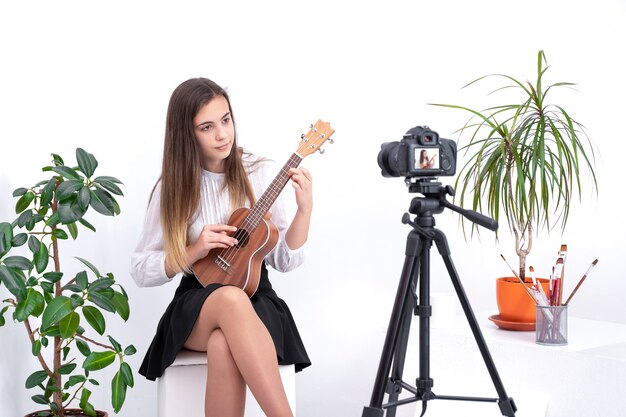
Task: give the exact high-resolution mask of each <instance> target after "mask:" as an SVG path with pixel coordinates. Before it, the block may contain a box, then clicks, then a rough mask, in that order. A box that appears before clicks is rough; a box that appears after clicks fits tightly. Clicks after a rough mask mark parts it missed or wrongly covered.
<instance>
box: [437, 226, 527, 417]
mask: <svg viewBox="0 0 626 417" xmlns="http://www.w3.org/2000/svg"><path fill="white" fill-rule="evenodd" d="M433 230H434V232H435V238H434V240H435V243H436V244H437V249H438V250H439V253H440V254H441V257H442V258H443V262H444V263H445V265H446V269H447V270H448V274H449V275H450V279H451V280H452V285H453V286H454V289H455V291H456V294H457V297H458V299H459V301H460V302H461V306H462V307H463V312H464V313H465V317H466V318H467V321H468V323H469V325H470V328H471V329H472V333H473V335H474V339H475V340H476V344H477V345H478V349H479V350H480V354H481V355H482V357H483V361H484V362H485V365H486V366H487V371H488V372H489V375H490V376H491V380H492V381H493V385H494V387H495V388H496V392H497V393H498V399H499V401H498V405H499V407H500V412H501V413H502V415H503V416H510V417H514V416H515V412H516V411H517V407H516V406H515V402H514V401H513V398H510V397H508V396H507V394H506V390H505V389H504V385H503V384H502V380H501V379H500V375H499V374H498V370H497V369H496V365H495V363H494V362H493V358H492V357H491V353H489V349H488V348H487V343H486V342H485V338H484V337H483V334H482V332H481V330H480V327H479V326H478V321H477V320H476V316H475V315H474V312H473V311H472V307H471V306H470V303H469V301H468V299H467V295H466V294H465V290H464V289H463V286H462V285H461V280H460V279H459V274H458V273H457V271H456V268H455V267H454V264H453V263H452V257H451V256H450V248H449V247H448V241H447V239H446V236H445V235H444V234H443V232H442V231H440V230H438V229H433Z"/></svg>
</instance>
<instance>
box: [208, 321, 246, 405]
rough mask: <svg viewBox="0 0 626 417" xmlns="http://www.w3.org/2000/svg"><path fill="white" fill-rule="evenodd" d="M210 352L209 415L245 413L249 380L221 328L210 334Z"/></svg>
mask: <svg viewBox="0 0 626 417" xmlns="http://www.w3.org/2000/svg"><path fill="white" fill-rule="evenodd" d="M206 353H207V364H208V366H207V380H206V394H205V401H204V415H205V417H231V416H232V417H243V413H244V410H245V404H246V383H245V381H244V380H243V377H242V376H241V373H240V372H239V369H238V368H237V365H236V364H235V360H234V359H233V355H232V354H231V353H230V348H229V347H228V343H227V342H226V338H225V337H224V334H223V333H222V331H221V330H220V329H215V330H213V333H211V335H210V336H209V341H208V343H207V348H206Z"/></svg>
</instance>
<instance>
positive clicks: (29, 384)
mask: <svg viewBox="0 0 626 417" xmlns="http://www.w3.org/2000/svg"><path fill="white" fill-rule="evenodd" d="M46 378H48V373H47V372H46V371H36V372H33V373H32V374H30V375H29V377H28V378H26V384H25V385H26V388H27V389H31V388H35V387H36V386H37V385H39V384H41V383H42V382H43V381H45V380H46Z"/></svg>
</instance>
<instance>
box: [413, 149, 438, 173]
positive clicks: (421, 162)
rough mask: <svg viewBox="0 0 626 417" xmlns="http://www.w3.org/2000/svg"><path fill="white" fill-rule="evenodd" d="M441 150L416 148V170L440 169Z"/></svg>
mask: <svg viewBox="0 0 626 417" xmlns="http://www.w3.org/2000/svg"><path fill="white" fill-rule="evenodd" d="M438 168H439V148H415V168H414V169H438Z"/></svg>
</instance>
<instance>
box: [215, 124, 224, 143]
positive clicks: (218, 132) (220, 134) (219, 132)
mask: <svg viewBox="0 0 626 417" xmlns="http://www.w3.org/2000/svg"><path fill="white" fill-rule="evenodd" d="M224 139H226V129H225V128H224V127H223V126H218V127H216V128H215V140H217V141H218V142H222V141H223V140H224Z"/></svg>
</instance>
